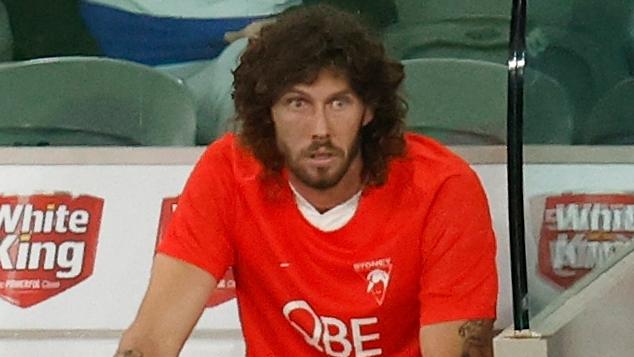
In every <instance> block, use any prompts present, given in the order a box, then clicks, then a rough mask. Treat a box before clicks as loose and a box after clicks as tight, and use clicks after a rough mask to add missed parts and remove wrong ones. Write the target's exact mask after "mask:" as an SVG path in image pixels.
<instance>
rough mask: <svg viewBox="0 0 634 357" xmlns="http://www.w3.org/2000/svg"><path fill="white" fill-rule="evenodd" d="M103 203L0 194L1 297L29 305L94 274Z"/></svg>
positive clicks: (67, 197)
mask: <svg viewBox="0 0 634 357" xmlns="http://www.w3.org/2000/svg"><path fill="white" fill-rule="evenodd" d="M102 208H103V200H102V199H101V198H97V197H92V196H86V195H82V196H76V197H73V196H72V195H70V194H68V193H63V194H52V195H48V194H38V195H31V196H0V297H1V298H3V299H5V300H7V301H8V302H10V303H12V304H14V305H17V306H19V307H22V308H26V307H29V306H33V305H35V304H38V303H40V302H42V301H44V300H47V299H49V298H51V297H53V296H55V295H57V294H59V293H61V292H63V291H64V290H66V289H69V288H71V287H73V286H75V285H77V284H79V283H80V282H81V281H83V280H85V279H86V278H88V277H89V276H91V275H92V272H93V267H94V263H95V254H96V250H97V239H98V236H99V225H100V223H101V211H102Z"/></svg>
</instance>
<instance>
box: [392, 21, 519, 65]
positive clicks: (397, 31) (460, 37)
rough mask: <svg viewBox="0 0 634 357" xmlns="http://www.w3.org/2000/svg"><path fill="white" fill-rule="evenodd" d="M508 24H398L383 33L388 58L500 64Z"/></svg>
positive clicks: (506, 53) (506, 40)
mask: <svg viewBox="0 0 634 357" xmlns="http://www.w3.org/2000/svg"><path fill="white" fill-rule="evenodd" d="M508 29H509V22H508V21H507V20H502V19H500V20H488V19H468V20H460V21H450V22H443V23H436V24H401V23H397V24H395V25H393V26H389V27H388V28H386V30H385V31H384V32H383V35H382V36H383V42H384V44H385V47H386V50H387V52H388V53H389V55H390V56H391V57H393V58H396V59H399V60H408V59H414V58H462V59H472V60H480V61H490V62H494V63H499V64H503V63H505V62H506V60H507V58H508Z"/></svg>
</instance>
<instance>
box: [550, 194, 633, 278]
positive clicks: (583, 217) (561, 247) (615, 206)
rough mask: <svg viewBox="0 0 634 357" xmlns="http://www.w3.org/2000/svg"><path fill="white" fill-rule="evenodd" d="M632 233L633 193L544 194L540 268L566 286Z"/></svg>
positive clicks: (608, 255)
mask: <svg viewBox="0 0 634 357" xmlns="http://www.w3.org/2000/svg"><path fill="white" fill-rule="evenodd" d="M633 236H634V195H632V194H565V195H561V196H551V197H547V198H546V204H545V208H544V220H543V223H542V227H541V232H540V237H539V257H538V261H539V262H538V264H539V271H540V273H541V274H542V275H544V276H545V277H546V278H548V279H550V280H551V281H552V282H554V283H555V284H557V285H559V286H560V287H563V288H568V287H569V286H571V285H572V284H574V283H575V282H576V281H577V280H579V279H580V278H581V277H583V276H584V275H585V274H587V273H588V272H590V271H591V270H592V269H593V268H595V267H597V266H601V265H602V264H604V263H605V262H606V261H607V260H608V258H610V257H611V256H612V255H614V253H615V252H616V251H617V250H619V249H621V248H622V247H624V246H626V245H628V244H630V242H631V241H632V237H633Z"/></svg>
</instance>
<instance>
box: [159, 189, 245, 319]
mask: <svg viewBox="0 0 634 357" xmlns="http://www.w3.org/2000/svg"><path fill="white" fill-rule="evenodd" d="M177 206H178V197H166V198H164V199H163V204H162V205H161V218H160V220H159V228H158V233H157V236H156V245H157V246H158V244H159V242H160V241H161V238H162V237H163V235H164V234H165V231H166V230H167V226H168V225H169V222H170V221H171V220H172V216H173V215H174V211H175V210H176V207H177ZM235 297H236V281H235V278H234V277H233V270H232V269H231V267H229V269H228V270H227V272H226V273H225V275H224V276H223V277H222V279H220V281H218V285H217V286H216V290H214V292H213V294H211V296H210V297H209V300H208V301H207V304H206V305H205V306H206V307H214V306H217V305H220V304H222V303H225V302H227V301H229V300H231V299H233V298H235Z"/></svg>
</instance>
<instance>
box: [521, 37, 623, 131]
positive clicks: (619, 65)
mask: <svg viewBox="0 0 634 357" xmlns="http://www.w3.org/2000/svg"><path fill="white" fill-rule="evenodd" d="M526 43H527V63H528V64H529V66H531V67H532V68H535V69H537V70H538V71H540V72H543V73H545V74H547V75H548V76H550V77H552V78H554V79H556V80H557V81H558V82H559V83H560V84H561V85H562V86H564V88H566V90H567V92H568V93H570V98H571V100H572V103H573V105H574V107H575V113H574V116H575V118H576V119H575V121H583V120H584V118H583V117H584V116H587V115H588V113H590V111H591V109H592V107H593V106H594V104H595V103H596V101H597V100H598V99H599V98H601V97H602V96H603V95H605V93H607V92H608V91H609V90H610V88H612V87H614V86H615V85H616V84H617V83H618V82H620V81H622V80H623V79H625V78H627V77H628V76H629V69H628V65H627V61H626V59H625V57H624V56H623V54H622V53H619V52H617V51H615V50H614V48H611V47H610V46H608V45H607V44H606V43H605V42H602V41H598V40H597V39H595V38H594V37H593V36H592V35H591V34H590V33H587V32H586V33H584V32H579V31H573V30H570V29H560V28H555V27H548V26H544V27H538V28H534V29H532V30H531V31H530V32H529V33H528V34H527V40H526Z"/></svg>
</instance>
